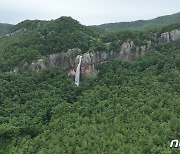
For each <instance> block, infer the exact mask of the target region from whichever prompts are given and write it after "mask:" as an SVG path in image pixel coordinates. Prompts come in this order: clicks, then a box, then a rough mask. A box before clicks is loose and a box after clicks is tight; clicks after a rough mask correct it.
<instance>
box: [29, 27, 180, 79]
mask: <svg viewBox="0 0 180 154" xmlns="http://www.w3.org/2000/svg"><path fill="white" fill-rule="evenodd" d="M155 39H156V41H158V42H159V43H169V42H171V41H175V40H177V39H180V29H175V30H172V31H170V32H166V33H163V34H161V35H160V37H159V38H155ZM151 46H152V43H151V41H147V43H146V45H142V46H135V44H134V42H133V41H127V42H124V43H123V44H122V45H121V47H120V48H119V50H118V51H108V52H107V51H96V52H95V51H94V52H86V53H83V54H81V56H82V63H81V68H80V70H81V71H80V72H81V75H88V76H96V75H97V72H98V70H95V65H98V64H100V63H103V62H106V61H107V60H109V59H122V60H125V61H130V60H132V59H134V58H137V57H139V56H141V55H144V54H145V52H147V51H148V50H149V49H150V48H151ZM78 53H81V50H80V49H78V48H77V49H69V50H68V51H67V52H61V53H55V54H51V55H49V56H48V57H47V58H46V59H45V60H42V59H39V60H37V61H34V62H32V64H31V66H30V67H31V68H32V69H34V70H40V69H43V68H46V67H48V66H57V67H60V68H63V69H65V70H66V71H67V72H68V75H69V76H70V77H71V78H74V76H75V71H76V68H77V65H78V63H79V56H78V55H77V54H78Z"/></svg>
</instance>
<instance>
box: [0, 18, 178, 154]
mask: <svg viewBox="0 0 180 154" xmlns="http://www.w3.org/2000/svg"><path fill="white" fill-rule="evenodd" d="M179 27H180V25H179V23H178V24H170V25H168V26H163V27H161V28H160V27H159V28H152V29H148V30H141V31H138V30H132V31H123V32H122V31H121V32H117V33H109V32H106V31H104V30H102V29H98V28H95V29H93V28H92V27H86V26H83V25H81V24H80V23H79V22H78V21H76V20H74V19H72V18H70V17H61V18H59V19H57V20H52V21H49V22H46V21H39V20H35V21H29V20H26V21H24V22H21V23H19V24H18V25H16V27H13V29H12V30H11V32H13V31H16V30H19V29H21V28H26V31H25V32H23V33H20V34H18V35H15V36H11V37H1V38H0V87H1V88H0V154H1V153H2V154H6V153H7V154H36V153H39V154H53V153H54V154H60V153H68V154H69V153H77V154H79V153H85V154H86V153H90V154H91V153H110V154H114V153H117V154H121V153H124V154H139V153H142V154H152V153H153V154H154V153H155V154H171V153H173V154H179V152H180V149H179V148H170V147H169V145H170V142H171V140H173V139H180V133H179V130H180V116H179V111H180V40H177V41H174V42H171V43H168V44H158V42H154V44H155V46H154V47H153V48H152V49H151V50H150V51H148V52H147V53H146V54H145V55H144V56H142V57H139V58H137V59H134V60H132V61H130V62H125V61H122V60H115V59H112V60H110V61H108V62H106V63H103V64H100V65H97V66H96V69H97V70H99V73H98V76H97V77H94V78H92V77H85V78H84V79H83V82H81V83H80V86H79V87H77V86H76V85H75V84H74V81H72V80H71V79H70V78H69V77H68V75H67V72H65V70H63V69H60V68H57V67H48V68H47V69H44V70H42V71H39V72H36V71H33V70H31V69H30V68H29V67H27V66H24V65H23V64H24V63H25V62H28V63H31V62H32V60H35V59H37V58H39V57H42V56H47V55H48V54H51V53H56V52H66V51H67V49H69V48H76V47H79V48H80V49H81V50H82V52H86V51H89V50H95V51H96V50H98V51H102V50H103V51H104V50H107V48H106V46H105V43H107V42H113V44H112V46H111V50H116V49H117V48H119V46H120V45H121V43H122V42H123V41H127V40H133V41H134V42H135V43H136V44H137V45H141V44H143V43H144V42H145V41H146V40H149V39H150V38H151V36H152V35H153V34H154V33H157V35H160V34H161V33H163V32H166V31H169V30H172V29H175V28H179ZM21 66H23V67H21ZM15 67H19V71H18V72H15V73H12V72H10V70H12V69H13V68H15Z"/></svg>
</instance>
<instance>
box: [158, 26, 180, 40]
mask: <svg viewBox="0 0 180 154" xmlns="http://www.w3.org/2000/svg"><path fill="white" fill-rule="evenodd" d="M177 39H180V29H174V30H172V31H170V32H165V33H163V34H161V36H160V38H159V41H160V43H169V42H171V41H175V40H177Z"/></svg>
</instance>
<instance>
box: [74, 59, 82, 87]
mask: <svg viewBox="0 0 180 154" xmlns="http://www.w3.org/2000/svg"><path fill="white" fill-rule="evenodd" d="M81 60H82V56H79V64H78V66H77V68H76V74H75V84H76V85H77V86H79V77H80V73H81Z"/></svg>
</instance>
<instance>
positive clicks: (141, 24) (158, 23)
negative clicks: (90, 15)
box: [98, 13, 180, 31]
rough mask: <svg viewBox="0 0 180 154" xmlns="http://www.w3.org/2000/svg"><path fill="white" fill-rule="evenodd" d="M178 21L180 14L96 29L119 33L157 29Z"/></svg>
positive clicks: (102, 26) (108, 25) (106, 25)
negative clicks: (121, 31)
mask: <svg viewBox="0 0 180 154" xmlns="http://www.w3.org/2000/svg"><path fill="white" fill-rule="evenodd" d="M179 21H180V13H176V14H173V15H167V16H162V17H158V18H155V19H151V20H137V21H132V22H119V23H108V24H102V25H99V26H98V27H100V28H104V29H106V30H108V31H120V30H142V29H146V30H147V29H149V28H152V27H153V28H158V27H162V26H167V25H169V24H173V23H177V22H179Z"/></svg>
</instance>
